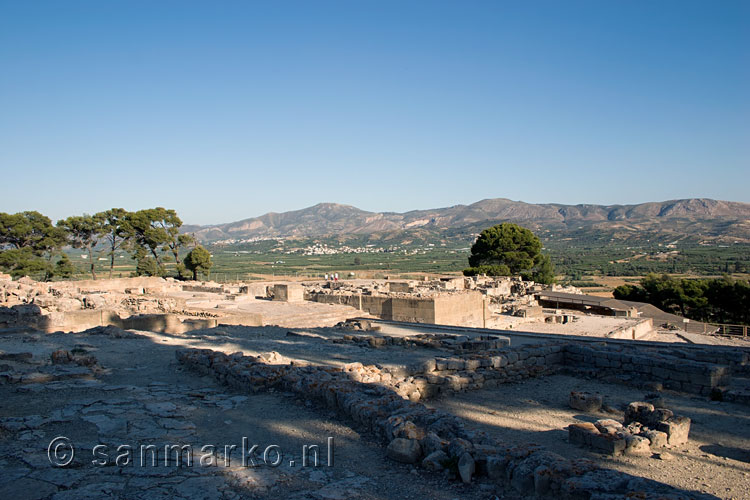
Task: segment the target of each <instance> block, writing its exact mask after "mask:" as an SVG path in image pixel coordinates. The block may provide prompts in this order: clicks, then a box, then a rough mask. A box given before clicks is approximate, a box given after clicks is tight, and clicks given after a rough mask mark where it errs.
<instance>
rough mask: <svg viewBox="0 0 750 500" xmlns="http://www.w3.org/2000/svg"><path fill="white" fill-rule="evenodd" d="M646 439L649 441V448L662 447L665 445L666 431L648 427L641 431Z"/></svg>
mask: <svg viewBox="0 0 750 500" xmlns="http://www.w3.org/2000/svg"><path fill="white" fill-rule="evenodd" d="M642 436H644V437H645V438H646V439H648V440H649V442H650V443H651V445H650V446H651V448H663V447H665V446H667V442H668V441H667V433H666V432H662V431H656V430H652V429H649V430H647V431H645V432H643V433H642Z"/></svg>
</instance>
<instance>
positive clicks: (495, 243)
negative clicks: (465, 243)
mask: <svg viewBox="0 0 750 500" xmlns="http://www.w3.org/2000/svg"><path fill="white" fill-rule="evenodd" d="M469 265H470V266H471V267H470V268H468V269H466V270H464V274H465V275H467V276H472V275H476V274H487V275H490V276H504V275H506V276H507V275H512V274H521V275H523V276H524V277H525V278H528V279H533V280H534V281H538V282H540V283H552V282H554V279H555V275H554V269H553V267H552V262H551V261H550V259H549V256H547V255H544V254H542V242H541V241H540V240H539V238H538V237H537V236H536V235H535V234H534V233H532V232H531V231H530V230H529V229H527V228H525V227H521V226H519V225H517V224H511V223H508V222H505V223H502V224H498V225H495V226H492V227H490V228H487V229H485V230H484V231H482V232H481V233H480V234H479V237H478V238H477V240H476V241H475V242H474V244H473V245H472V247H471V255H470V256H469Z"/></svg>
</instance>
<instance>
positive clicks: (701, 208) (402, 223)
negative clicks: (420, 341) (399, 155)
mask: <svg viewBox="0 0 750 500" xmlns="http://www.w3.org/2000/svg"><path fill="white" fill-rule="evenodd" d="M500 222H515V223H518V224H521V225H525V226H527V227H530V228H532V229H534V230H543V231H545V232H555V233H563V234H564V233H568V232H574V231H580V230H582V229H586V230H598V231H609V232H614V233H618V234H619V233H623V234H625V235H627V233H632V232H638V231H649V232H654V233H663V234H671V235H674V236H677V237H680V236H686V235H691V236H695V237H698V238H704V239H709V240H718V241H725V240H726V241H732V242H734V241H740V242H742V243H750V204H748V203H740V202H731V201H718V200H712V199H706V198H691V199H684V200H670V201H664V202H650V203H640V204H635V205H588V204H583V205H562V204H557V203H543V204H532V203H525V202H522V201H512V200H509V199H505V198H494V199H486V200H481V201H478V202H476V203H472V204H471V205H455V206H452V207H446V208H436V209H430V210H414V211H410V212H405V213H395V212H368V211H365V210H360V209H359V208H356V207H353V206H350V205H341V204H337V203H319V204H317V205H314V206H312V207H308V208H304V209H301V210H294V211H290V212H284V213H274V212H270V213H267V214H265V215H261V216H260V217H253V218H249V219H243V220H240V221H237V222H230V223H226V224H218V225H210V226H191V225H185V226H183V231H185V232H190V233H193V234H195V236H196V237H197V238H198V239H199V240H200V241H203V242H211V241H217V240H226V239H249V238H273V237H278V238H295V237H296V238H316V237H327V236H349V235H374V234H383V233H386V234H398V233H404V232H405V233H408V232H412V231H421V232H422V233H424V232H429V233H444V232H445V231H449V230H455V229H459V228H464V229H466V230H467V231H471V230H481V228H482V227H486V226H488V225H491V224H495V223H500Z"/></svg>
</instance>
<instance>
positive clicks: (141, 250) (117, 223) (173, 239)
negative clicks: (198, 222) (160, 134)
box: [0, 207, 193, 280]
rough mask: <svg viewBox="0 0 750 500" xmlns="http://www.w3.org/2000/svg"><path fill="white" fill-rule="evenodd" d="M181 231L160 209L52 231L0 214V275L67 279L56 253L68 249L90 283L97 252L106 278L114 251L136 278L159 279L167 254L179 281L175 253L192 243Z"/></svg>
mask: <svg viewBox="0 0 750 500" xmlns="http://www.w3.org/2000/svg"><path fill="white" fill-rule="evenodd" d="M181 226H182V221H181V220H180V218H179V217H178V216H177V212H175V211H174V210H169V209H166V208H162V207H157V208H150V209H145V210H139V211H137V212H128V211H126V210H124V209H122V208H112V209H110V210H107V211H104V212H99V213H97V214H94V215H88V214H83V215H75V216H71V217H67V218H66V219H62V220H60V221H58V222H57V225H53V224H52V221H50V219H49V218H48V217H46V216H45V215H42V214H40V213H39V212H19V213H16V214H7V213H0V269H2V270H4V271H6V272H9V273H10V274H11V275H12V276H14V277H20V276H39V275H43V277H44V279H45V280H49V279H51V278H52V277H53V276H54V275H57V276H60V277H69V276H72V275H73V274H74V273H75V272H76V267H75V266H74V265H73V263H72V262H71V261H70V259H69V258H68V257H67V256H66V255H65V254H64V253H63V251H62V250H63V248H64V247H65V246H66V245H69V246H70V247H72V248H76V249H82V250H83V251H84V252H86V254H87V255H86V257H87V258H88V263H89V272H90V273H91V276H92V278H94V279H96V262H97V260H98V259H97V258H96V257H97V256H98V255H99V252H104V251H106V253H107V255H108V256H109V257H110V258H109V274H110V277H111V276H112V272H113V269H114V264H115V253H116V252H117V250H120V249H121V250H126V251H128V252H129V253H130V254H131V255H132V257H133V258H134V259H135V260H136V274H138V275H149V276H165V275H166V274H167V271H166V269H165V267H164V263H163V255H164V254H167V255H169V254H171V255H172V256H173V258H174V267H175V270H176V275H177V276H178V277H181V276H182V274H183V272H184V270H185V265H184V264H183V261H182V260H181V259H180V252H181V251H183V249H184V248H185V247H186V246H187V245H188V244H189V243H192V242H193V237H192V236H190V235H187V234H180V232H179V230H180V227H181ZM57 256H61V257H60V258H59V259H56V257H57Z"/></svg>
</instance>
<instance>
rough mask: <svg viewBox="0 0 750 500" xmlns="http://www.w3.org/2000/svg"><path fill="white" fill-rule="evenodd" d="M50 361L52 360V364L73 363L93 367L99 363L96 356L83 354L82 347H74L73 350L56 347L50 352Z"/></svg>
mask: <svg viewBox="0 0 750 500" xmlns="http://www.w3.org/2000/svg"><path fill="white" fill-rule="evenodd" d="M50 361H52V364H53V365H67V364H75V365H78V366H90V367H95V366H97V365H98V364H99V362H98V361H97V359H96V357H94V356H92V355H90V354H85V351H84V350H83V349H79V350H75V349H74V352H71V351H68V350H67V349H58V350H56V351H53V352H52V354H50Z"/></svg>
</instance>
